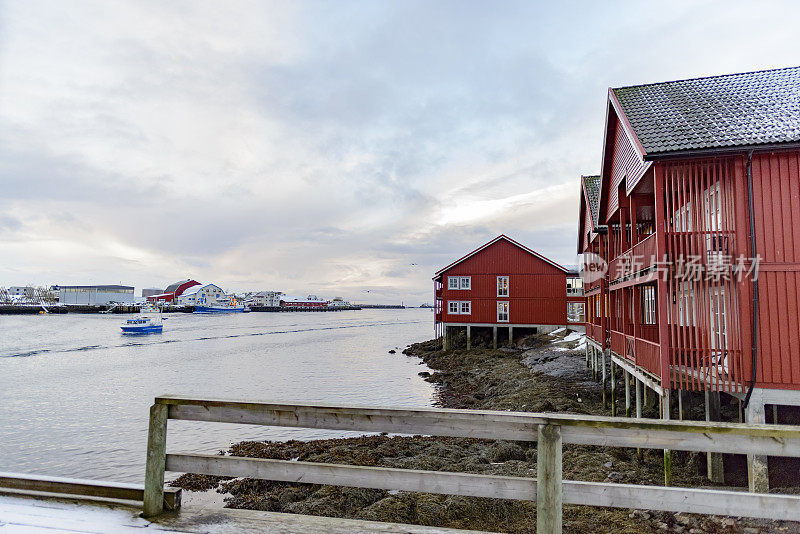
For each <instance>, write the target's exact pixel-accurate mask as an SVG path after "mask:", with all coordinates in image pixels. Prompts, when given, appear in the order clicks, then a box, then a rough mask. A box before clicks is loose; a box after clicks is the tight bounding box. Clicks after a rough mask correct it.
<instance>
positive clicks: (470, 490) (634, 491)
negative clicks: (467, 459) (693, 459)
mask: <svg viewBox="0 0 800 534" xmlns="http://www.w3.org/2000/svg"><path fill="white" fill-rule="evenodd" d="M166 469H167V471H176V472H180V473H203V474H207V475H217V476H229V477H250V478H258V479H263V480H275V481H280V482H299V483H305V484H326V485H330V486H347V487H353V488H370V489H384V490H401V491H415V492H421V493H438V494H445V495H461V496H465V497H489V498H495V499H511V500H518V501H535V500H536V486H537V481H536V479H535V478H523V477H503V476H491V475H477V474H469V473H447V472H438V471H419V470H412V469H390V468H385V467H363V466H351V465H337V464H325V463H316V462H294V461H289V460H269V459H261V458H241V457H232V456H218V455H206V454H196V455H188V454H168V455H167V461H166ZM563 485H564V488H563V502H564V504H581V505H588V506H608V507H612V508H644V509H647V510H662V511H669V512H681V511H682V512H687V513H695V514H720V515H736V516H743V517H756V518H773V517H781V518H782V519H790V520H793V521H800V506H798V505H799V504H800V498H798V497H795V496H789V495H769V494H754V493H747V492H738V491H720V490H709V489H691V488H674V487H669V488H667V487H663V486H645V485H636V484H607V483H600V482H582V481H574V480H564V481H563Z"/></svg>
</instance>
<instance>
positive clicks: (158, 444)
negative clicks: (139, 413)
mask: <svg viewBox="0 0 800 534" xmlns="http://www.w3.org/2000/svg"><path fill="white" fill-rule="evenodd" d="M167 410H168V407H167V405H166V404H154V405H152V406H151V407H150V427H149V430H148V433H147V464H146V467H145V475H144V505H143V507H142V515H143V516H144V517H153V516H157V515H159V514H160V513H161V512H163V511H164V467H165V462H166V454H167Z"/></svg>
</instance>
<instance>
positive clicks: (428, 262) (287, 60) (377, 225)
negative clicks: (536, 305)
mask: <svg viewBox="0 0 800 534" xmlns="http://www.w3.org/2000/svg"><path fill="white" fill-rule="evenodd" d="M550 4H551V3H544V2H542V3H540V4H539V3H535V2H532V1H525V2H519V3H515V2H489V1H486V2H466V1H454V2H436V1H431V0H426V1H422V2H412V1H405V0H404V1H396V2H381V1H373V0H370V1H365V2H345V1H336V2H333V1H327V2H298V1H296V0H292V1H288V0H287V1H285V2H276V3H270V2H252V3H249V2H231V1H225V2H218V1H216V2H198V1H195V0H192V1H186V2H164V1H160V0H159V1H157V2H142V1H136V2H127V3H126V2H111V1H107V0H104V1H101V2H36V1H29V0H25V1H17V2H14V1H4V2H2V3H0V286H3V285H5V286H9V285H20V284H25V283H28V282H33V283H35V284H55V283H60V284H90V283H119V282H122V283H124V284H130V285H134V286H136V288H137V289H136V293H137V295H138V294H139V292H140V289H141V288H143V287H161V288H163V287H164V286H166V285H167V284H168V283H171V282H173V281H175V280H178V279H182V278H187V277H192V278H195V279H197V280H200V281H202V282H214V283H217V284H218V285H220V286H222V287H223V288H225V289H230V290H248V289H277V290H282V291H285V292H288V293H292V294H302V295H305V294H309V293H316V294H320V295H322V296H327V297H332V296H335V295H340V296H344V297H345V298H349V299H353V300H356V301H365V302H366V301H372V302H399V301H401V300H403V301H405V302H406V303H411V304H419V303H421V302H424V301H426V300H427V301H430V299H431V297H430V295H431V293H432V286H431V281H430V279H431V276H432V274H433V273H434V272H435V271H436V270H437V269H439V268H440V267H442V266H444V265H446V264H447V263H449V262H450V261H452V260H453V259H456V258H457V257H459V256H461V255H462V254H464V253H466V252H468V251H470V250H472V249H473V248H475V247H476V246H478V245H480V244H482V243H484V242H486V241H488V240H490V239H491V238H493V237H495V236H497V235H498V234H500V233H505V234H508V235H510V236H511V237H513V238H515V239H517V240H519V241H521V242H522V243H524V244H526V245H528V246H530V247H532V248H534V249H535V250H537V251H538V252H540V253H542V254H544V255H545V256H548V257H550V258H552V259H553V260H555V261H558V262H562V263H568V264H574V263H576V258H575V252H576V251H575V247H576V241H577V237H576V233H577V211H578V198H579V197H578V195H579V182H578V179H579V176H580V175H581V174H590V173H597V172H598V170H599V164H600V157H601V149H602V141H603V120H604V114H605V100H606V93H607V88H608V87H609V86H614V87H616V86H621V85H631V84H638V83H647V82H657V81H664V80H672V79H680V78H689V77H696V76H705V75H714V74H724V73H730V72H741V71H747V70H758V69H765V68H774V67H785V66H793V65H797V64H799V63H800V38H798V28H800V4H797V3H795V2H786V3H777V2H776V3H770V2H757V3H755V2H742V3H737V2H731V1H722V2H702V1H692V2H651V3H647V2H639V1H637V2H629V3H621V4H619V5H617V6H616V7H611V3H610V2H585V3H579V2H574V3H570V2H560V3H558V4H559V5H558V6H555V5H550ZM552 4H555V2H553V3H552ZM645 4H650V5H649V6H648V5H645ZM367 291H369V292H367Z"/></svg>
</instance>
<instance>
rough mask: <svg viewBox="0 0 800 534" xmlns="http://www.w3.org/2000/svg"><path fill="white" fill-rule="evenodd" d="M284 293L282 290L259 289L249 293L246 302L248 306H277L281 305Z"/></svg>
mask: <svg viewBox="0 0 800 534" xmlns="http://www.w3.org/2000/svg"><path fill="white" fill-rule="evenodd" d="M283 296H284V295H283V293H281V292H280V291H259V292H258V293H253V294H251V295H248V296H247V297H246V298H245V300H244V303H245V304H246V305H248V306H259V307H266V308H277V307H279V306H280V305H281V298H282V297H283Z"/></svg>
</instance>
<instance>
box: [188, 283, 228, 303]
mask: <svg viewBox="0 0 800 534" xmlns="http://www.w3.org/2000/svg"><path fill="white" fill-rule="evenodd" d="M228 301H229V298H228V295H226V294H225V292H224V291H223V290H222V288H221V287H219V286H218V285H216V284H206V285H204V286H193V287H190V288H189V289H187V290H186V291H185V292H183V293H182V294H181V295H180V296H178V304H183V305H184V306H195V305H197V304H200V303H202V305H203V306H215V305H225V304H228Z"/></svg>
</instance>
